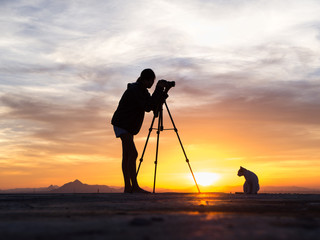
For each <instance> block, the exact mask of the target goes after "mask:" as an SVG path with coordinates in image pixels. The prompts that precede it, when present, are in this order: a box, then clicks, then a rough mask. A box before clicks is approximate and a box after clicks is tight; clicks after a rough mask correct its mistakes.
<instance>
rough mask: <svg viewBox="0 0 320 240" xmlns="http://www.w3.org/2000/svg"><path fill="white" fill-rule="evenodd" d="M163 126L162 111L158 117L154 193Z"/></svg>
mask: <svg viewBox="0 0 320 240" xmlns="http://www.w3.org/2000/svg"><path fill="white" fill-rule="evenodd" d="M161 126H162V111H160V112H159V119H158V130H157V147H156V160H155V161H154V180H153V193H155V189H156V177H157V164H158V153H159V140H160V131H162V129H161Z"/></svg>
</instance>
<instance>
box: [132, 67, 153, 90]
mask: <svg viewBox="0 0 320 240" xmlns="http://www.w3.org/2000/svg"><path fill="white" fill-rule="evenodd" d="M155 79H156V75H155V74H154V72H153V71H152V69H150V68H147V69H144V70H143V71H142V72H141V74H140V77H139V78H138V79H137V82H138V83H141V84H142V85H143V86H144V87H146V88H151V87H152V85H153V83H154V80H155Z"/></svg>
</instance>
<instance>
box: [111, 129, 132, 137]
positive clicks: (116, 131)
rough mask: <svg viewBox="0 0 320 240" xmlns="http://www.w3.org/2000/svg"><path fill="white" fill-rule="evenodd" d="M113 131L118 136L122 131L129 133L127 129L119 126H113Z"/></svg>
mask: <svg viewBox="0 0 320 240" xmlns="http://www.w3.org/2000/svg"><path fill="white" fill-rule="evenodd" d="M113 130H114V133H115V134H116V137H117V138H118V137H120V136H121V135H122V134H124V133H129V132H128V131H127V130H125V129H123V128H119V127H117V126H113Z"/></svg>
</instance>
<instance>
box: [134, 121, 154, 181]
mask: <svg viewBox="0 0 320 240" xmlns="http://www.w3.org/2000/svg"><path fill="white" fill-rule="evenodd" d="M155 118H156V116H153V119H152V122H151V125H150V128H149V133H148V136H147V140H146V143H145V145H144V148H143V151H142V155H141V158H140V160H139V161H140V162H139V166H138V170H137V173H136V177H138V173H139V170H140V166H141V163H142V162H143V157H144V154H145V152H146V148H147V145H148V141H149V137H150V134H151V132H152V128H153V123H154V120H155Z"/></svg>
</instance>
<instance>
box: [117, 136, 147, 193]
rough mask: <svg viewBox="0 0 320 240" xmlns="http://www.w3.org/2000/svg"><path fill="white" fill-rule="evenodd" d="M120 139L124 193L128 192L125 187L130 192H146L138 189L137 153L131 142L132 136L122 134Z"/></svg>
mask: <svg viewBox="0 0 320 240" xmlns="http://www.w3.org/2000/svg"><path fill="white" fill-rule="evenodd" d="M120 138H121V140H122V151H123V159H122V171H123V176H124V179H125V192H127V191H126V190H128V188H126V186H129V187H130V192H147V191H145V190H143V189H141V188H140V187H139V184H138V181H137V177H136V160H137V157H138V152H137V149H136V146H135V144H134V141H133V135H131V134H130V133H124V134H122V135H121V136H120ZM130 181H131V185H129V184H130Z"/></svg>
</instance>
